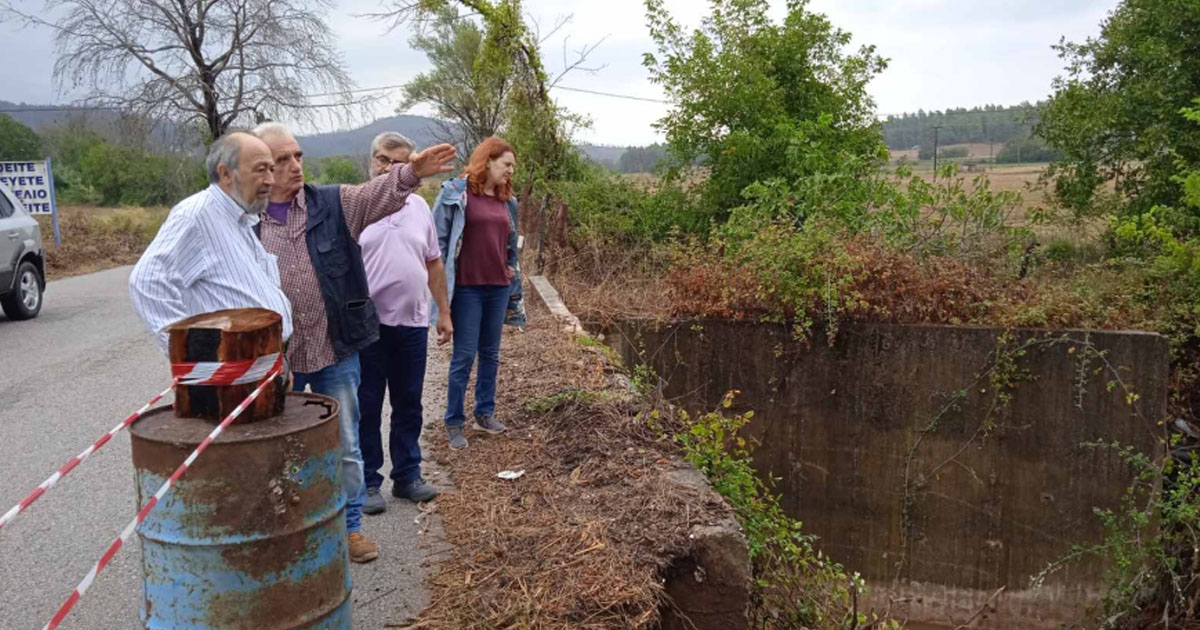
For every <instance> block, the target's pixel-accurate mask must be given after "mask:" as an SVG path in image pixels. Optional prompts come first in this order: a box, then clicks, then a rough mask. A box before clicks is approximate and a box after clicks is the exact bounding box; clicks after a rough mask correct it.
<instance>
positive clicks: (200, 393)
mask: <svg viewBox="0 0 1200 630" xmlns="http://www.w3.org/2000/svg"><path fill="white" fill-rule="evenodd" d="M167 332H168V333H169V335H170V343H169V346H168V348H169V355H170V358H171V363H172V364H175V363H197V362H208V361H218V362H226V361H244V360H252V359H257V358H258V357H261V356H264V355H268V354H272V353H276V352H282V351H283V320H282V318H281V317H280V316H279V314H278V313H276V312H275V311H271V310H268V309H264V308H238V309H230V310H225V311H216V312H213V313H205V314H203V315H196V316H194V317H189V318H187V319H185V320H183V321H180V322H177V323H175V324H173V325H171V326H170V327H169V328H167ZM259 382H261V380H259V381H256V382H254V383H249V384H245V385H230V386H214V385H180V386H179V387H176V388H175V415H176V416H177V417H180V418H203V419H205V420H211V421H213V422H220V421H221V420H223V419H224V418H225V416H227V415H229V413H230V412H232V411H233V409H234V407H237V406H238V404H240V403H241V402H242V401H243V400H245V398H246V396H249V395H250V392H252V391H254V389H255V388H256V387H257V386H258V383H259ZM286 386H287V374H281V375H280V376H278V377H277V378H275V379H274V380H273V382H272V383H271V384H269V385H267V387H266V389H264V390H263V393H262V394H261V395H259V397H258V398H257V399H255V401H254V404H252V405H250V407H248V408H247V409H246V410H245V411H244V412H242V415H241V416H239V417H238V419H237V420H235V421H234V422H235V423H247V422H257V421H259V420H265V419H267V418H271V417H274V416H277V415H279V414H281V413H283V404H284V398H285V396H284V395H285V394H286V393H287V392H286Z"/></svg>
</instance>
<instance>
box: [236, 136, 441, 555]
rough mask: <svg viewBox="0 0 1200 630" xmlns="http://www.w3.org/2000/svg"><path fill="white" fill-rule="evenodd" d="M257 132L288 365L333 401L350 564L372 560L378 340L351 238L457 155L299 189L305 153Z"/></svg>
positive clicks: (289, 141)
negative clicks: (367, 434)
mask: <svg viewBox="0 0 1200 630" xmlns="http://www.w3.org/2000/svg"><path fill="white" fill-rule="evenodd" d="M254 134H255V135H256V136H258V138H260V139H261V140H262V141H263V142H265V143H266V144H267V146H268V147H269V148H270V150H271V154H272V158H273V160H274V166H275V173H274V180H275V181H274V185H273V186H271V194H270V204H269V205H268V207H267V213H266V216H265V217H264V218H263V222H262V224H261V226H260V228H261V230H260V235H261V237H262V243H263V246H264V247H265V248H266V250H267V251H268V252H270V253H272V254H274V255H275V256H277V257H278V259H279V273H280V277H281V279H282V282H283V291H284V293H285V294H286V295H287V297H288V299H289V300H290V301H291V304H292V308H293V323H294V325H295V330H296V332H295V334H294V335H293V336H292V340H291V343H290V345H289V347H288V360H289V362H290V364H291V367H292V371H293V377H294V378H295V384H296V390H297V391H303V390H304V389H306V388H308V387H311V388H312V391H314V392H317V393H319V394H325V395H327V396H331V397H333V398H335V399H337V401H338V403H339V407H340V420H341V438H342V474H343V479H342V482H343V484H344V490H345V492H346V529H347V532H348V533H349V545H350V559H351V560H352V561H354V562H370V561H371V560H374V559H375V558H377V557H378V555H379V552H378V549H377V548H376V547H375V544H374V543H372V542H371V541H370V540H368V539H367V538H366V537H365V536H364V535H363V534H362V531H361V529H362V506H363V501H364V499H365V490H364V483H363V462H362V452H361V449H360V445H359V437H358V426H359V408H358V386H359V383H360V382H361V378H362V372H361V367H360V364H359V358H358V353H359V351H360V350H362V349H363V348H366V347H367V346H369V345H371V344H372V343H374V342H375V341H377V340H378V339H379V319H378V316H377V315H376V312H375V306H374V304H372V302H371V299H370V297H369V290H368V287H367V279H366V272H365V270H364V269H363V261H362V253H361V251H360V249H359V247H358V243H357V240H358V237H359V235H360V234H361V233H362V231H363V229H365V228H366V227H367V226H368V225H371V224H372V223H375V222H376V221H379V220H380V219H383V218H384V217H386V216H388V215H390V214H393V213H395V212H397V211H400V210H401V208H403V207H404V201H405V199H406V198H407V197H408V195H409V194H410V193H412V192H413V191H415V190H416V189H417V187H419V186H420V185H421V178H423V177H429V176H431V175H437V174H439V173H447V172H449V171H450V170H451V169H452V167H451V163H452V162H453V161H454V158H455V150H454V148H453V147H452V146H450V145H448V144H441V145H437V146H434V147H430V148H429V149H427V150H425V151H422V152H421V153H418V154H416V155H414V156H412V160H411V161H410V163H409V164H407V165H405V166H404V167H403V168H398V169H393V171H392V172H391V173H389V174H388V175H387V176H384V177H377V178H375V179H372V180H371V181H369V182H367V183H365V184H361V185H357V186H313V185H310V184H305V183H304V162H303V156H304V154H303V152H302V151H301V149H300V144H299V143H298V142H296V138H295V137H294V136H293V135H292V134H291V132H290V131H288V129H287V127H285V126H283V125H281V124H279V123H266V124H263V125H260V126H259V127H257V128H256V129H255V130H254Z"/></svg>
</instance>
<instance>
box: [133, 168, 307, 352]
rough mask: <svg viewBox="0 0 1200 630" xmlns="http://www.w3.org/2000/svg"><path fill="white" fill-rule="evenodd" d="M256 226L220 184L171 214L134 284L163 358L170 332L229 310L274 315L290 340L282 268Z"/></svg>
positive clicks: (137, 306)
mask: <svg viewBox="0 0 1200 630" xmlns="http://www.w3.org/2000/svg"><path fill="white" fill-rule="evenodd" d="M255 223H258V217H256V216H252V215H249V214H246V212H245V211H244V210H242V208H241V207H240V206H238V204H237V202H235V201H234V200H233V198H231V197H230V196H229V195H227V194H225V191H223V190H221V189H220V188H219V187H217V185H216V184H213V185H211V186H209V187H208V188H207V189H205V190H202V191H200V192H198V193H196V194H194V195H192V196H191V197H188V198H187V199H184V200H183V201H181V202H179V204H178V205H176V206H175V207H174V208H171V213H170V214H169V215H167V220H166V222H165V223H163V226H162V228H161V229H159V231H158V235H157V236H155V237H154V241H153V242H151V243H150V247H148V248H147V249H146V251H145V253H143V254H142V257H141V259H139V260H138V263H137V265H136V266H135V267H134V268H133V273H132V274H131V275H130V276H129V293H130V296H131V297H132V298H133V310H134V311H135V312H136V313H137V315H138V317H139V318H141V320H142V322H143V323H144V324H146V327H147V328H149V329H150V331H151V332H153V333H154V334H155V340H156V341H157V342H158V347H159V350H161V351H162V352H163V353H164V354H165V353H166V352H167V339H168V335H167V332H166V328H167V327H168V326H170V325H171V324H174V323H175V322H178V321H180V320H182V319H186V318H188V317H191V316H193V315H199V314H201V313H210V312H212V311H219V310H222V309H227V308H247V307H260V308H267V309H271V310H272V311H275V312H276V313H279V315H280V316H281V317H283V338H284V339H285V340H287V339H288V338H290V337H291V336H292V307H291V304H290V303H289V302H288V299H287V296H286V295H284V293H283V289H282V288H281V286H280V283H279V266H278V264H277V262H276V258H275V256H274V255H273V254H270V253H268V252H267V250H265V249H263V246H262V243H261V242H259V240H258V237H256V236H255V235H254V224H255Z"/></svg>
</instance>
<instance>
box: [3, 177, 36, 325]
mask: <svg viewBox="0 0 1200 630" xmlns="http://www.w3.org/2000/svg"><path fill="white" fill-rule="evenodd" d="M45 253H46V252H45V250H44V249H43V248H42V229H41V227H40V226H39V225H38V222H37V220H36V219H34V218H33V217H32V216H30V214H29V213H28V212H26V211H25V206H23V205H21V202H20V200H18V199H17V197H16V195H14V194H13V193H12V191H11V190H9V189H8V187H7V186H5V185H4V184H0V307H3V309H4V314H5V315H7V316H8V318H9V319H13V320H20V319H32V318H34V317H37V314H38V313H39V312H41V310H42V295H44V294H45V291H46V258H45Z"/></svg>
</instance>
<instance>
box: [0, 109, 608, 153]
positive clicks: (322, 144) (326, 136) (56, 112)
mask: <svg viewBox="0 0 1200 630" xmlns="http://www.w3.org/2000/svg"><path fill="white" fill-rule="evenodd" d="M4 110H17V111H12V112H8V114H9V115H10V116H12V117H13V118H15V119H16V120H17V121H19V122H21V123H22V124H24V125H26V126H28V127H29V128H30V129H33V130H34V131H42V130H44V129H46V128H47V127H52V126H54V125H61V124H64V123H66V122H67V121H68V120H70V119H71V117H73V116H84V117H86V119H87V122H88V126H89V127H91V128H92V129H93V130H94V131H96V132H97V133H100V134H101V135H102V136H105V137H108V138H109V139H115V137H116V136H117V135H118V134H119V132H118V131H117V121H118V120H119V119H120V114H119V113H117V112H116V111H113V110H100V109H89V108H82V107H65V106H57V105H27V104H24V103H11V102H8V101H3V100H0V111H4ZM384 131H398V132H400V133H402V134H404V135H406V136H408V137H409V138H411V139H412V140H413V142H415V143H416V144H417V147H418V148H424V147H428V146H430V145H433V144H437V143H438V142H442V141H443V140H444V139H443V138H442V137H441V134H440V129H439V127H438V124H437V120H436V119H434V118H430V117H428V116H413V115H409V114H402V115H399V116H388V117H387V118H380V119H378V120H376V121H374V122H371V123H369V124H367V125H363V126H361V127H357V128H354V129H348V130H344V131H333V132H329V133H321V134H313V135H308V136H299V137H297V138H296V139H297V140H299V141H300V145H301V146H303V147H304V154H305V156H307V157H312V158H322V157H329V156H333V155H350V156H357V155H359V154H364V155H365V154H366V152H367V149H368V148H370V146H371V140H373V139H374V138H375V136H376V135H378V134H380V133H382V132H384ZM579 150H580V151H581V152H583V154H584V155H585V156H586V157H587V158H588V159H590V160H592V161H594V162H596V163H598V164H602V165H604V166H607V167H609V168H616V167H617V164H618V162H619V161H620V160H621V156H622V155H624V154H625V152H626V151H627V150H628V147H614V146H604V145H596V144H581V145H579Z"/></svg>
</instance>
